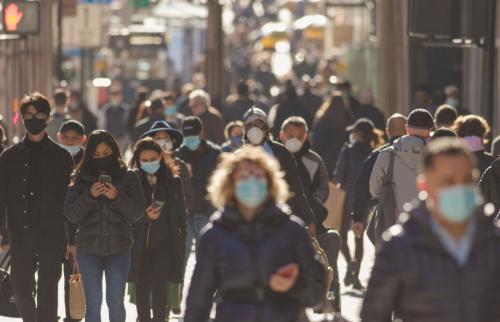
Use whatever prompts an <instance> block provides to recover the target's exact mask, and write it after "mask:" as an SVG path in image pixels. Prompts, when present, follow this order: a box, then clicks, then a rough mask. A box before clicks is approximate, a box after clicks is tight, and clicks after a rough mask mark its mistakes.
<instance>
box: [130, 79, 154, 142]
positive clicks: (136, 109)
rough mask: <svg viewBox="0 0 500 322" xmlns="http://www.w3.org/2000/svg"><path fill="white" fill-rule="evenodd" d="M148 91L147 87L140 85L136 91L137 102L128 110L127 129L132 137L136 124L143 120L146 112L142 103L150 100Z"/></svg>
mask: <svg viewBox="0 0 500 322" xmlns="http://www.w3.org/2000/svg"><path fill="white" fill-rule="evenodd" d="M148 92H149V90H148V89H147V88H146V87H142V86H141V87H139V88H138V89H137V91H136V99H135V104H134V106H133V107H132V108H131V109H130V110H129V112H128V117H127V131H128V133H129V135H130V136H131V137H132V136H133V135H134V129H135V124H136V123H137V122H139V121H140V120H141V117H142V115H143V114H144V113H142V110H141V105H142V104H143V103H144V102H146V101H147V100H148Z"/></svg>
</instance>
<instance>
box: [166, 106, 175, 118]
mask: <svg viewBox="0 0 500 322" xmlns="http://www.w3.org/2000/svg"><path fill="white" fill-rule="evenodd" d="M176 114H177V106H175V105H170V106H167V107H166V108H165V116H166V117H170V116H175V115H176Z"/></svg>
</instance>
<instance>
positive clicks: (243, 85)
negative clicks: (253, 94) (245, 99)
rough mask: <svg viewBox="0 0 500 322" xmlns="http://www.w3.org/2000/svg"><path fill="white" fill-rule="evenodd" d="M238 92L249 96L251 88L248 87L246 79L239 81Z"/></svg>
mask: <svg viewBox="0 0 500 322" xmlns="http://www.w3.org/2000/svg"><path fill="white" fill-rule="evenodd" d="M236 92H237V93H238V95H241V96H248V93H249V92H250V89H249V88H248V84H247V82H246V81H245V80H244V79H241V80H239V81H238V86H237V88H236Z"/></svg>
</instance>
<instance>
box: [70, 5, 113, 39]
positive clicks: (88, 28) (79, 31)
mask: <svg viewBox="0 0 500 322" xmlns="http://www.w3.org/2000/svg"><path fill="white" fill-rule="evenodd" d="M104 9H105V8H103V6H102V5H100V4H84V3H79V4H78V5H77V9H76V16H75V17H64V18H63V44H64V46H65V47H80V48H97V47H101V46H102V42H103V38H104V36H103V21H104Z"/></svg>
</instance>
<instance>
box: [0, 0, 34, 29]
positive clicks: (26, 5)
mask: <svg viewBox="0 0 500 322" xmlns="http://www.w3.org/2000/svg"><path fill="white" fill-rule="evenodd" d="M2 32H3V33H6V34H19V35H25V34H37V33H39V32H40V2H38V1H23V0H6V1H3V2H2Z"/></svg>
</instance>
